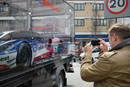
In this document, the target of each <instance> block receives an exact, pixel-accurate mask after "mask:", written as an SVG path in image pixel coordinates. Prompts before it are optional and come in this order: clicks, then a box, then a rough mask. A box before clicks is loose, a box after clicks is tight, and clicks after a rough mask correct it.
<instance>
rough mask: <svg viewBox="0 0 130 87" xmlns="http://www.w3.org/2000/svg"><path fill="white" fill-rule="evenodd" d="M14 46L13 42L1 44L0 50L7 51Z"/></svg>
mask: <svg viewBox="0 0 130 87" xmlns="http://www.w3.org/2000/svg"><path fill="white" fill-rule="evenodd" d="M13 47H14V45H13V43H6V44H3V45H1V46H0V51H6V50H9V49H12V48H13Z"/></svg>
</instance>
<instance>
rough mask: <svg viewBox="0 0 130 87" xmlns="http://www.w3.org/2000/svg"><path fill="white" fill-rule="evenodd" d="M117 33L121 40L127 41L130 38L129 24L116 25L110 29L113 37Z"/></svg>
mask: <svg viewBox="0 0 130 87" xmlns="http://www.w3.org/2000/svg"><path fill="white" fill-rule="evenodd" d="M113 33H115V34H116V35H118V36H119V38H120V39H121V40H125V39H128V38H130V27H129V25H128V24H114V25H113V26H112V27H111V28H110V29H109V34H110V35H112V34H113Z"/></svg>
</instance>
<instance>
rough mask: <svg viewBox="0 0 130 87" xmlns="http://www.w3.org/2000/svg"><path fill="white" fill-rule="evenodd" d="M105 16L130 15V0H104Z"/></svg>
mask: <svg viewBox="0 0 130 87" xmlns="http://www.w3.org/2000/svg"><path fill="white" fill-rule="evenodd" d="M104 6H105V15H104V16H105V18H112V17H114V18H115V17H128V16H130V11H129V9H130V0H104Z"/></svg>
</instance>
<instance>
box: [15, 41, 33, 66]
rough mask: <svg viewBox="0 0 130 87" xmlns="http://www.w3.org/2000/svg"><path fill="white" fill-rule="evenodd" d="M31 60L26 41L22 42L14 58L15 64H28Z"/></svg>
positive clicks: (30, 52)
mask: <svg viewBox="0 0 130 87" xmlns="http://www.w3.org/2000/svg"><path fill="white" fill-rule="evenodd" d="M31 60H32V51H31V48H30V46H29V45H28V44H27V43H22V44H21V45H20V46H19V49H18V52H17V58H16V65H21V66H30V65H31Z"/></svg>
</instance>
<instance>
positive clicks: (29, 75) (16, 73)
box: [0, 55, 72, 87]
mask: <svg viewBox="0 0 130 87" xmlns="http://www.w3.org/2000/svg"><path fill="white" fill-rule="evenodd" d="M71 60H72V55H69V56H62V57H60V56H59V57H55V58H46V59H44V62H43V63H40V64H37V65H33V66H31V67H25V68H23V67H20V66H19V67H16V68H14V69H11V70H9V71H4V72H0V87H16V86H18V85H20V84H23V83H25V82H27V81H30V80H33V79H35V73H37V72H41V69H43V68H46V70H47V71H51V70H53V69H54V68H56V67H58V66H61V65H64V64H66V63H69V62H71ZM42 74H43V73H42ZM39 76H40V75H39Z"/></svg>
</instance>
